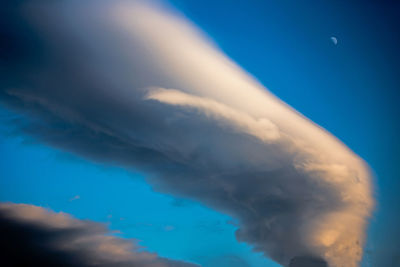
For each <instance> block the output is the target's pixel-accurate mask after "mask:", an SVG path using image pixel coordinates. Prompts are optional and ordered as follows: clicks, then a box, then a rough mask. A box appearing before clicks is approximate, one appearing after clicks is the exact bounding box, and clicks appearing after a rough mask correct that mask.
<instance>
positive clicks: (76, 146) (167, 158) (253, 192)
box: [0, 0, 373, 267]
mask: <svg viewBox="0 0 400 267" xmlns="http://www.w3.org/2000/svg"><path fill="white" fill-rule="evenodd" d="M10 2H11V1H10ZM43 3H45V4H43ZM6 6H7V9H6V10H7V14H6V15H5V16H3V18H2V20H4V21H5V22H7V23H6V24H5V25H8V28H7V30H6V31H5V32H4V33H3V38H4V39H7V40H9V41H8V42H10V45H9V46H7V45H6V48H7V47H8V48H7V49H6V50H5V52H4V54H2V55H1V56H2V57H3V60H2V61H1V62H2V63H1V64H3V65H2V73H1V75H2V77H4V82H2V84H1V91H0V99H1V100H2V102H3V103H4V104H5V105H8V106H9V107H11V108H14V109H16V110H19V111H21V112H22V113H24V114H26V115H28V116H29V118H30V123H29V124H26V123H25V124H23V125H22V126H21V128H22V129H23V130H24V131H26V132H27V133H29V134H31V135H34V136H35V137H37V138H39V139H41V140H43V141H45V142H46V143H48V144H51V145H54V146H57V147H60V148H63V149H66V150H69V151H72V152H75V153H79V154H80V155H83V156H85V157H89V158H91V159H93V160H97V161H102V162H107V163H113V164H118V165H122V166H125V167H128V168H137V169H140V170H142V171H144V172H146V173H147V174H148V180H149V182H150V183H151V184H152V185H153V186H154V187H155V188H156V189H157V190H159V191H162V192H167V193H172V194H175V195H178V196H183V197H188V198H192V199H195V200H198V201H201V202H202V203H204V204H206V205H207V206H209V207H212V208H214V209H217V210H220V211H222V212H224V213H227V214H229V215H231V216H233V217H235V218H237V219H238V221H239V229H238V231H237V233H236V234H237V238H238V240H239V241H245V242H248V243H250V244H251V245H253V246H254V248H255V249H256V250H257V251H262V252H263V253H265V254H266V255H267V256H269V257H271V258H273V259H274V260H276V261H277V262H279V263H281V264H283V265H289V263H290V262H291V260H292V259H293V258H296V257H311V258H313V259H314V258H315V259H323V260H326V261H327V262H328V263H329V265H330V266H333V267H335V266H348V267H353V266H357V265H358V262H359V261H360V259H361V256H362V246H363V242H364V231H365V227H366V220H367V218H368V216H369V215H370V212H371V209H372V206H373V199H372V197H371V184H370V175H369V172H368V169H367V167H366V166H365V164H364V162H363V161H362V160H361V159H359V158H358V157H357V156H356V155H355V154H354V153H352V152H351V151H350V150H349V149H348V148H347V147H346V146H344V145H343V144H342V143H341V142H340V141H338V140H337V139H336V138H334V137H333V136H332V135H330V134H329V133H327V132H326V131H324V130H323V129H321V128H319V127H318V126H316V125H315V124H313V123H312V122H310V121H309V120H307V119H306V118H304V117H303V116H301V115H300V114H298V113H297V112H295V111H294V110H293V109H291V108H290V107H288V106H287V105H285V104H284V103H282V102H281V101H280V100H278V99H277V98H276V97H274V96H273V95H271V94H270V93H269V92H268V91H267V90H266V89H265V88H264V87H263V86H262V85H260V84H259V83H258V82H257V81H255V80H254V79H253V78H252V77H250V76H249V75H248V74H247V73H245V72H244V71H243V70H241V69H240V68H239V67H238V66H237V65H236V64H234V63H233V62H232V61H230V60H229V59H228V58H227V57H226V56H224V55H223V54H222V53H221V52H220V51H219V50H218V49H216V48H215V47H214V46H213V45H212V44H211V42H209V41H208V40H207V39H206V38H205V37H203V36H202V34H201V33H200V32H198V30H197V29H196V28H195V27H194V26H192V25H191V24H190V23H189V22H187V21H186V20H184V19H182V18H181V17H179V16H178V15H174V14H173V12H171V11H165V9H162V8H160V7H156V6H152V5H149V4H143V3H142V2H137V1H133V2H132V1H112V2H111V1H57V2H56V3H55V2H51V3H50V2H47V1H33V0H32V1H26V2H24V3H23V4H6ZM5 66H6V67H5ZM292 262H293V261H292Z"/></svg>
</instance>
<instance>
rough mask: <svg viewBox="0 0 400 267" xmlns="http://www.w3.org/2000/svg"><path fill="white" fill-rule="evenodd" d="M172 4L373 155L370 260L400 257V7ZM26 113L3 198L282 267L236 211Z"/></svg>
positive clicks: (2, 119) (239, 262)
mask: <svg viewBox="0 0 400 267" xmlns="http://www.w3.org/2000/svg"><path fill="white" fill-rule="evenodd" d="M171 4H172V5H173V6H174V7H176V8H177V9H178V10H180V11H181V12H182V13H183V14H184V15H185V16H186V17H187V18H189V20H191V21H193V22H194V23H195V24H197V25H198V26H199V27H200V28H201V29H202V30H203V31H204V32H206V33H207V34H208V36H210V37H211V39H212V40H213V41H214V42H215V43H216V44H217V45H218V46H219V48H220V49H222V50H223V51H224V52H225V53H226V54H227V55H228V56H229V57H231V58H232V59H233V60H234V61H236V62H237V63H238V64H239V65H240V66H241V67H243V68H244V69H245V70H246V71H248V72H249V73H250V74H252V75H253V76H254V77H255V78H256V79H258V80H259V81H260V82H261V83H262V84H263V85H265V86H266V87H267V88H268V89H269V90H270V91H271V92H272V93H274V94H275V95H276V96H278V97H279V98H281V99H282V100H283V101H285V102H286V103H288V104H289V105H291V106H292V107H294V108H295V109H296V110H298V111H299V112H301V113H302V114H304V115H305V116H306V117H308V118H309V119H311V120H312V121H314V122H316V123H317V124H319V125H320V126H322V127H324V128H325V129H327V130H328V131H329V132H331V133H332V134H333V135H335V136H336V137H338V138H339V139H340V140H342V141H343V142H344V143H345V144H346V145H348V146H349V147H350V148H351V149H352V150H353V151H354V152H356V153H357V154H358V155H360V156H361V157H362V158H363V159H364V160H366V161H367V163H368V164H369V165H370V167H371V169H372V171H373V173H374V175H375V177H374V179H375V194H376V198H377V202H378V205H377V210H376V212H375V214H374V216H373V218H372V219H371V223H370V228H369V231H368V241H367V244H366V253H365V257H364V260H363V264H362V266H375V264H380V265H379V266H396V264H400V263H399V261H400V259H399V257H400V256H399V255H400V252H399V250H398V248H399V245H400V244H399V239H400V233H399V230H398V229H397V225H399V224H400V211H399V208H398V205H400V197H399V195H400V182H399V179H398V177H399V174H400V171H399V168H400V167H399V166H400V165H399V163H400V162H399V156H398V152H399V148H400V146H399V141H398V139H397V137H398V136H399V134H400V129H399V123H398V121H399V119H398V118H399V116H400V108H399V107H398V101H399V99H400V98H399V94H400V93H399V90H400V87H399V86H400V82H399V80H400V75H399V71H398V70H399V69H400V66H399V62H400V53H399V51H398V47H400V34H399V32H400V31H399V28H398V26H397V25H400V24H399V21H398V20H399V19H398V18H396V16H397V14H399V12H400V4H399V3H395V1H324V2H321V1H301V3H300V2H295V1H244V0H243V1H240V0H239V1H228V0H220V1H185V0H173V1H171ZM332 36H334V37H336V38H337V40H338V43H337V44H336V45H335V44H334V43H333V42H332V40H331V37H332ZM16 118H18V115H16V114H13V113H12V112H11V111H8V110H6V109H5V108H4V107H3V108H1V110H0V133H1V134H0V154H1V155H2V156H1V158H0V177H1V178H0V201H11V202H17V203H30V204H35V205H41V206H45V207H49V208H51V209H53V210H55V211H64V212H68V213H71V214H72V215H74V216H76V217H77V218H87V219H91V220H95V221H100V222H108V223H109V224H110V227H111V228H112V229H118V230H121V232H122V234H121V236H123V237H132V238H138V239H140V240H142V242H141V244H142V245H143V246H145V247H147V248H148V249H149V250H150V251H157V253H159V254H160V255H161V256H163V257H170V258H173V259H182V260H188V261H193V262H197V263H200V264H202V265H203V266H206V267H216V266H233V267H235V266H246V264H247V265H248V266H254V267H261V266H271V267H272V266H278V265H277V264H276V263H274V262H272V261H270V260H268V259H265V258H263V257H262V256H261V255H260V254H257V253H253V252H251V247H250V246H249V245H247V244H244V243H238V242H236V240H235V236H234V231H235V229H236V227H235V222H234V221H232V220H231V219H230V218H229V217H228V216H226V215H222V214H219V213H217V212H215V211H212V210H210V209H208V208H205V207H203V206H201V205H199V204H197V203H193V202H191V201H187V200H183V199H175V198H173V197H171V196H167V195H162V194H159V193H157V192H154V191H152V189H151V188H150V187H149V186H148V185H147V184H146V183H145V182H144V181H143V176H142V175H141V174H139V173H137V174H132V173H129V172H127V171H124V170H122V169H120V168H117V167H113V166H104V165H99V164H94V163H91V162H88V161H86V160H84V159H81V158H79V157H77V156H75V155H71V154H68V153H65V152H61V151H58V150H55V149H53V148H50V147H47V146H44V145H42V144H40V143H37V142H36V141H35V140H32V139H30V138H29V137H26V136H19V135H16V134H15V133H14V131H13V129H12V127H10V126H9V124H8V122H9V121H10V120H12V119H16ZM32 177H35V179H32ZM76 196H78V197H76ZM370 264H372V265H370Z"/></svg>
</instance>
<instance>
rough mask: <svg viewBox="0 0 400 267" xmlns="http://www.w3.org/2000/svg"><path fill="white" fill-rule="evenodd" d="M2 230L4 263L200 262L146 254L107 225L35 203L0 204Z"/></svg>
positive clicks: (152, 265) (179, 266)
mask: <svg viewBox="0 0 400 267" xmlns="http://www.w3.org/2000/svg"><path fill="white" fill-rule="evenodd" d="M0 231H1V241H0V248H1V251H0V255H1V260H0V261H1V263H2V265H4V266H83V267H86V266H88V267H89V266H104V267H108V266H110V267H111V266H121V267H124V266H143V267H195V266H197V265H194V264H189V263H184V262H178V261H172V260H169V259H165V258H161V257H158V256H157V255H156V254H154V253H149V252H145V251H143V248H142V247H140V246H138V245H137V243H134V242H133V240H128V239H122V238H118V237H115V236H113V235H112V234H111V232H110V231H108V230H107V228H106V227H105V225H103V224H100V223H95V222H92V221H87V220H78V219H75V218H73V217H71V216H70V215H68V214H66V213H62V212H60V213H55V212H52V211H50V210H46V209H44V208H41V207H38V206H33V205H27V204H13V203H0Z"/></svg>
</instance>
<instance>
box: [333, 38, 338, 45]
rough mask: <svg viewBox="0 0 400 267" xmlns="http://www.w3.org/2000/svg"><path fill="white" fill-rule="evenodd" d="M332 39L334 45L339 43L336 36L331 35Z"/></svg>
mask: <svg viewBox="0 0 400 267" xmlns="http://www.w3.org/2000/svg"><path fill="white" fill-rule="evenodd" d="M331 41H332V43H333V44H334V45H337V43H338V39H337V38H336V37H335V36H331Z"/></svg>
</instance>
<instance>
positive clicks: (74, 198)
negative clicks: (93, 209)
mask: <svg viewBox="0 0 400 267" xmlns="http://www.w3.org/2000/svg"><path fill="white" fill-rule="evenodd" d="M78 199H81V196H79V195H76V196H74V197H71V198H70V199H69V201H70V202H71V201H75V200H78Z"/></svg>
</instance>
